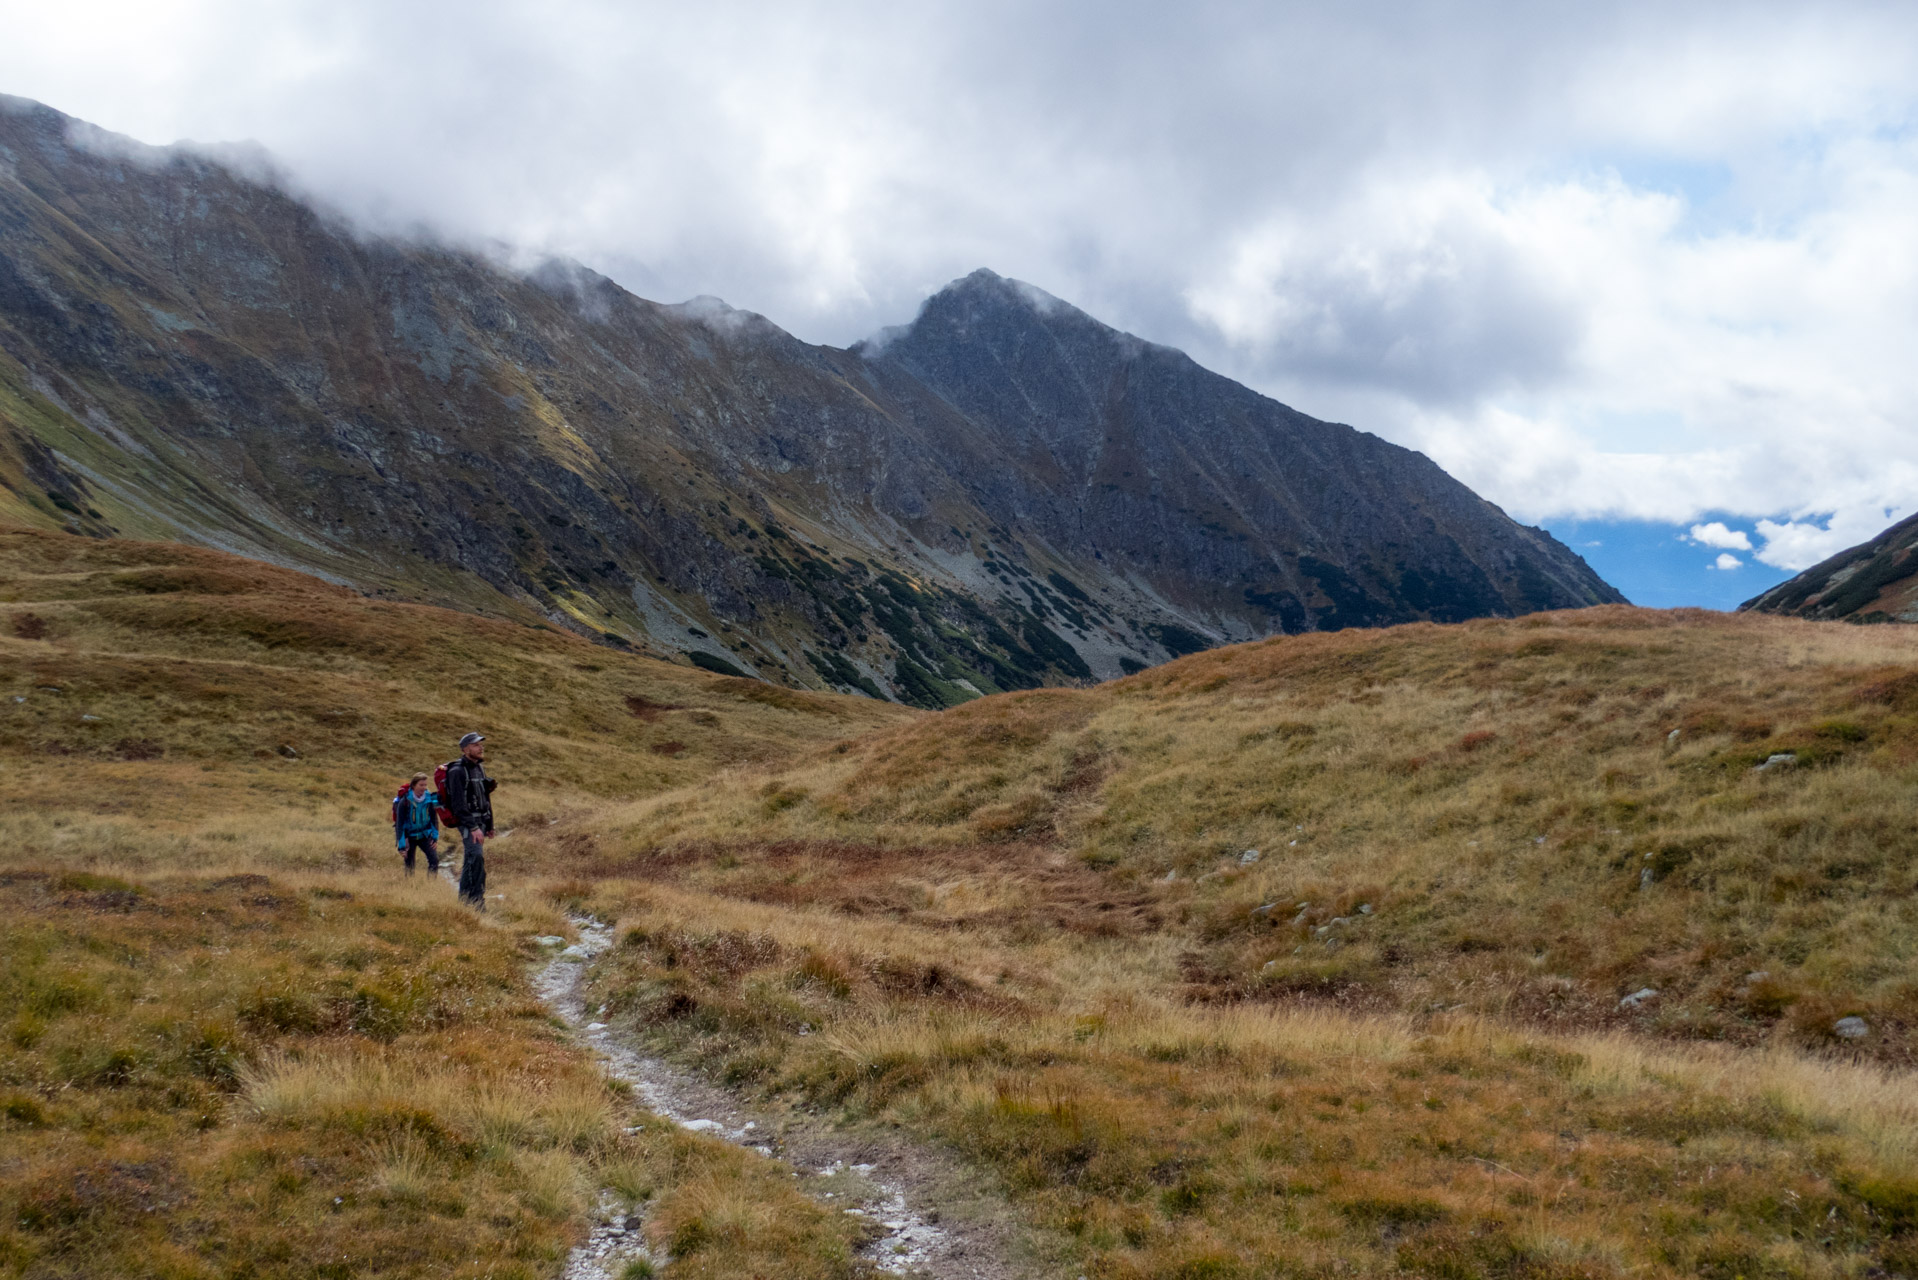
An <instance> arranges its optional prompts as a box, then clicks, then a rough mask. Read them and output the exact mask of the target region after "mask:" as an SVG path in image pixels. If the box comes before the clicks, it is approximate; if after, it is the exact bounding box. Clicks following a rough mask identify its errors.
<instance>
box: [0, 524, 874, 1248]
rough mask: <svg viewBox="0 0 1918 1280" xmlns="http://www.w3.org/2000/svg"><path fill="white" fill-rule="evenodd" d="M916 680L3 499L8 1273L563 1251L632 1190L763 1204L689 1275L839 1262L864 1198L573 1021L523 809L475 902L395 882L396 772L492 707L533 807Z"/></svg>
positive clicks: (429, 760)
mask: <svg viewBox="0 0 1918 1280" xmlns="http://www.w3.org/2000/svg"><path fill="white" fill-rule="evenodd" d="M908 714H911V713H908V712H904V711H900V710H898V709H896V708H890V707H888V706H885V705H882V704H879V703H874V702H871V701H868V700H865V699H857V698H829V697H823V696H814V695H807V694H801V693H795V692H793V691H790V690H784V689H772V688H770V687H768V686H765V685H761V684H759V683H758V682H756V681H743V680H732V679H726V678H723V677H717V676H709V675H706V674H704V673H701V672H697V671H689V670H688V669H686V668H684V667H675V666H672V665H669V664H666V663H661V662H655V661H650V660H646V659H642V658H636V657H631V656H628V655H624V654H621V653H618V652H614V651H610V650H607V649H604V648H599V647H595V646H592V645H589V644H587V643H586V642H584V641H582V640H579V639H578V638H576V637H574V636H572V635H570V634H567V633H561V632H553V631H542V630H534V629H531V628H526V627H520V626H515V625H511V624H507V623H499V622H490V621H487V620H484V619H477V618H473V617H470V616H467V615H464V614H456V613H451V612H447V611H442V610H435V609H427V608H418V607H412V606H402V605H391V604H382V603H377V602H373V601H368V600H364V599H362V598H361V597H360V596H359V595H358V594H356V593H354V592H350V591H345V590H341V589H338V588H334V587H330V586H327V585H325V584H323V583H320V582H317V581H316V580H314V579H311V578H307V577H305V576H303V575H299V574H294V573H288V572H284V571H281V570H278V569H274V568H271V567H269V566H265V565H261V564H258V563H255V562H250V561H244V560H239V559H236V558H234V557H230V556H224V555H220V554H218V553H214V552H207V551H199V550H192V549H187V548H182V547H178V546H165V545H157V544H142V543H127V542H107V541H92V540H88V539H84V538H77V537H70V536H66V535H59V534H43V533H34V532H25V531H8V532H0V1028H4V1032H5V1038H4V1039H3V1040H0V1151H4V1153H5V1154H4V1156H3V1157H0V1276H16V1275H18V1276H28V1275H31V1276H69V1275H70V1276H81V1275H84V1276H89V1277H92V1276H141V1277H149V1276H168V1277H214V1276H222V1277H224V1276H240V1275H251V1276H365V1275H384V1276H402V1275H403V1276H475V1277H477V1276H491V1277H532V1276H538V1275H553V1274H556V1273H557V1270H558V1267H559V1263H560V1260H561V1259H562V1258H563V1257H564V1255H565V1251H566V1248H567V1247H568V1245H570V1244H571V1243H573V1242H574V1241H575V1240H576V1239H577V1238H578V1237H579V1235H580V1234H582V1232H583V1230H584V1224H585V1221H586V1215H587V1212H588V1209H589V1207H590V1206H591V1205H592V1203H593V1201H594V1197H595V1194H596V1189H597V1188H600V1187H608V1186H610V1187H612V1188H614V1189H616V1191H617V1192H618V1193H619V1194H620V1195H623V1196H625V1197H626V1198H627V1199H629V1200H631V1201H640V1200H650V1201H652V1202H653V1206H654V1207H653V1209H652V1211H651V1214H650V1220H651V1221H652V1222H653V1223H655V1224H663V1225H662V1226H661V1229H662V1230H670V1229H671V1224H673V1223H675V1222H679V1223H683V1222H685V1221H688V1220H692V1219H697V1218H698V1217H699V1216H700V1215H701V1214H702V1213H709V1212H711V1211H712V1210H713V1207H714V1206H715V1205H717V1206H721V1207H722V1208H723V1207H724V1206H727V1205H733V1204H741V1203H748V1204H752V1205H754V1206H756V1210H755V1212H756V1213H757V1219H756V1220H758V1221H760V1222H763V1223H768V1224H770V1229H768V1230H765V1231H762V1232H760V1233H758V1234H756V1235H755V1236H754V1237H753V1238H750V1239H747V1238H743V1237H737V1238H736V1237H735V1236H731V1235H720V1236H715V1237H713V1238H712V1239H710V1240H706V1241H704V1242H703V1245H702V1248H701V1251H700V1253H699V1256H698V1257H697V1258H689V1259H685V1260H682V1264H681V1265H680V1270H681V1271H682V1272H684V1273H686V1274H708V1275H736V1274H750V1273H754V1272H758V1273H761V1274H779V1275H794V1276H817V1277H827V1276H842V1275H845V1274H847V1273H848V1271H849V1269H850V1268H851V1266H852V1261H851V1245H852V1242H853V1240H854V1239H855V1237H856V1235H857V1232H856V1230H855V1229H854V1228H853V1227H852V1226H849V1225H848V1224H847V1223H845V1222H843V1221H841V1220H840V1219H839V1218H838V1217H836V1216H834V1215H831V1214H828V1213H826V1212H824V1211H822V1210H820V1209H819V1208H818V1207H817V1206H816V1205H814V1204H813V1203H812V1202H811V1201H809V1200H807V1199H806V1198H805V1197H804V1196H802V1195H800V1194H799V1193H798V1192H797V1191H795V1190H794V1189H792V1188H791V1187H790V1186H788V1185H786V1184H785V1183H784V1182H783V1181H781V1180H780V1179H779V1178H778V1177H777V1176H776V1175H775V1173H774V1171H773V1170H772V1169H770V1168H769V1167H768V1166H766V1165H765V1164H764V1163H763V1162H756V1161H754V1160H753V1159H752V1158H750V1157H747V1156H744V1155H742V1154H741V1153H739V1152H737V1151H735V1150H733V1149H731V1148H729V1147H726V1146H725V1145H724V1144H722V1143H719V1142H716V1141H713V1140H710V1139H706V1138H701V1137H699V1136H697V1135H693V1134H687V1133H682V1132H679V1131H678V1130H676V1129H674V1128H673V1127H672V1126H670V1125H664V1124H649V1123H648V1122H647V1118H646V1117H645V1115H644V1113H642V1112H639V1111H638V1110H637V1109H636V1108H635V1107H633V1106H632V1104H631V1103H630V1101H629V1100H628V1099H627V1098H625V1097H624V1096H623V1095H621V1094H619V1093H617V1092H609V1091H608V1089H607V1087H606V1085H605V1083H604V1081H603V1080H602V1079H601V1077H600V1075H599V1072H598V1070H597V1068H596V1067H595V1066H594V1065H593V1064H592V1062H591V1059H590V1057H589V1056H588V1055H586V1054H585V1053H584V1052H582V1051H581V1050H580V1049H579V1048H578V1047H577V1046H575V1045H573V1044H572V1043H570V1042H569V1041H567V1040H566V1039H565V1038H564V1037H563V1036H561V1035H560V1034H559V1033H557V1032H556V1031H555V1030H554V1028H553V1027H552V1025H551V1023H550V1021H549V1020H548V1018H547V1016H546V1013H545V1011H544V1009H543V1008H542V1007H541V1006H540V1005H539V1004H538V1003H537V1001H536V1000H534V999H533V996H532V992H531V991H530V989H529V988H528V985H527V981H526V971H527V964H528V962H529V961H530V960H531V959H533V958H534V957H535V956H536V955H538V954H539V948H537V947H536V946H534V945H533V944H531V943H530V942H528V941H527V940H526V939H527V938H528V937H529V936H530V935H534V934H553V933H565V932H566V931H567V929H566V925H565V922H564V919H563V917H562V916H561V915H560V914H559V913H558V912H557V911H556V910H555V909H554V908H553V907H552V905H551V904H550V903H549V902H548V901H547V899H546V898H545V897H544V896H543V893H542V892H541V886H542V883H543V882H542V881H541V880H540V879H539V878H538V877H539V873H540V870H541V868H540V867H539V866H538V865H537V864H536V863H534V862H532V861H530V860H529V859H528V858H527V857H526V854H525V853H524V852H521V851H520V844H519V843H516V838H515V837H514V836H511V835H509V836H507V837H506V838H504V839H502V840H501V841H500V842H499V843H498V844H497V845H495V846H494V848H493V851H492V855H491V857H490V859H489V861H490V862H491V865H492V868H493V885H492V887H493V889H494V890H495V891H497V892H499V893H501V894H503V895H504V896H503V897H502V898H500V899H499V900H497V901H496V902H495V904H494V910H493V912H492V913H491V915H490V917H489V918H488V919H487V920H486V921H478V920H476V919H475V917H474V916H473V915H472V914H471V913H470V912H467V911H464V910H460V909H457V908H455V907H454V906H453V904H452V901H451V897H452V895H451V890H450V889H449V888H448V887H447V886H446V885H444V884H442V883H439V882H436V881H433V880H429V879H424V878H422V879H420V880H416V881H405V880H402V879H401V878H400V875H399V863H398V859H397V857H396V855H395V854H394V853H393V850H392V845H391V828H390V827H389V826H387V825H386V803H385V798H386V797H387V796H389V795H391V793H392V790H393V789H394V787H396V786H397V785H398V783H399V781H400V780H401V779H403V778H405V777H406V776H408V775H410V774H411V773H412V772H413V771H414V770H415V769H424V768H430V767H432V765H433V764H434V763H436V762H439V761H444V760H445V759H447V758H448V757H450V756H451V755H452V754H454V747H453V745H452V744H453V742H454V740H455V739H456V737H457V735H458V734H459V733H461V732H464V731H466V730H467V729H470V728H478V729H481V730H483V731H485V732H486V733H487V734H488V735H489V746H490V747H491V748H492V755H491V763H492V767H493V772H494V773H495V774H496V775H498V776H499V777H500V778H501V779H502V780H503V782H502V789H501V791H500V793H499V797H498V799H499V813H500V816H501V826H502V828H509V827H513V826H515V825H517V826H519V827H520V828H521V829H522V830H524V829H526V828H527V826H528V825H529V824H530V825H541V824H544V823H545V822H547V821H549V820H550V819H549V818H547V817H545V816H543V815H544V814H547V813H555V814H557V813H563V812H567V811H569V810H570V809H577V808H578V807H580V806H582V805H584V804H588V803H603V802H605V801H606V800H608V799H614V798H621V797H630V796H633V795H635V794H643V793H645V792H647V791H649V790H656V789H659V788H661V787H666V786H671V785H675V784H683V783H685V782H687V781H689V780H692V779H696V778H699V777H701V776H703V775H705V774H709V773H711V772H712V771H713V770H714V769H715V768H717V767H720V766H723V765H728V764H739V763H742V762H748V761H759V762H767V761H773V760H777V759H779V758H781V757H782V754H783V753H785V752H788V751H790V750H791V749H792V748H793V746H794V745H795V744H804V743H808V742H821V741H830V740H835V739H837V738H838V737H839V736H841V735H844V734H846V733H849V732H858V731H861V730H864V729H868V728H870V727H873V726H875V725H878V724H882V723H886V722H887V721H888V720H889V719H896V718H898V717H899V716H902V715H908ZM455 861H457V859H456V858H455ZM635 1125H638V1126H639V1127H638V1128H637V1129H635V1128H634V1126H635Z"/></svg>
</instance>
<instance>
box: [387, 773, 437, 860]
mask: <svg viewBox="0 0 1918 1280" xmlns="http://www.w3.org/2000/svg"><path fill="white" fill-rule="evenodd" d="M430 781H431V779H430V778H429V777H428V776H427V775H426V774H423V773H416V774H414V775H413V781H412V782H410V783H408V784H407V785H406V786H404V787H402V788H400V793H399V794H398V795H396V796H394V797H393V842H394V843H395V844H396V845H398V846H399V851H400V852H401V853H402V854H404V855H405V856H406V874H407V875H409V876H410V875H412V874H413V855H414V853H415V852H416V851H418V850H422V849H423V850H425V851H426V873H427V874H428V875H435V876H436V875H438V874H439V873H440V820H439V810H438V806H439V802H440V798H439V797H438V796H436V795H434V794H433V791H432V788H431V787H429V786H428V785H427V784H428V783H429V782H430Z"/></svg>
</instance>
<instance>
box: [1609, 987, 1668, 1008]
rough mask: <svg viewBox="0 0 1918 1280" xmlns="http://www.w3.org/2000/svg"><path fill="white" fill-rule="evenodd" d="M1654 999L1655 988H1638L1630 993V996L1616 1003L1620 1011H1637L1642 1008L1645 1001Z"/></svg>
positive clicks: (1656, 989) (1656, 992)
mask: <svg viewBox="0 0 1918 1280" xmlns="http://www.w3.org/2000/svg"><path fill="white" fill-rule="evenodd" d="M1656 999H1658V988H1657V987H1640V988H1639V989H1638V990H1636V991H1634V992H1632V994H1630V995H1628V996H1626V997H1625V998H1624V999H1623V1000H1620V1001H1619V1002H1618V1007H1619V1008H1621V1009H1638V1008H1642V1007H1643V1006H1644V1004H1645V1002H1646V1001H1647V1000H1656Z"/></svg>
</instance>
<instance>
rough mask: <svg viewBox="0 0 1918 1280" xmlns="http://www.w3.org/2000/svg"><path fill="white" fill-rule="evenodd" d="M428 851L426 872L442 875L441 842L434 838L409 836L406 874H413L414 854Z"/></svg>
mask: <svg viewBox="0 0 1918 1280" xmlns="http://www.w3.org/2000/svg"><path fill="white" fill-rule="evenodd" d="M422 849H424V850H425V851H426V870H427V873H428V874H429V875H438V874H439V873H440V842H439V841H438V839H436V838H435V837H433V836H408V837H407V838H406V874H407V875H409V876H410V875H412V874H413V854H414V853H415V852H417V851H419V850H422Z"/></svg>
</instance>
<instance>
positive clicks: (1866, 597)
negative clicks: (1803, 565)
mask: <svg viewBox="0 0 1918 1280" xmlns="http://www.w3.org/2000/svg"><path fill="white" fill-rule="evenodd" d="M1914 552H1918V516H1912V517H1911V518H1910V519H1908V520H1901V521H1899V522H1898V523H1897V524H1895V525H1893V526H1891V528H1889V529H1887V530H1885V531H1884V532H1883V533H1881V534H1879V535H1878V536H1877V537H1875V538H1873V539H1871V540H1870V541H1869V542H1861V543H1859V544H1858V545H1857V546H1855V547H1849V548H1847V549H1846V550H1844V551H1840V552H1839V553H1838V554H1837V555H1835V556H1832V557H1831V558H1830V559H1828V560H1825V561H1822V562H1821V563H1819V564H1815V565H1813V566H1812V567H1811V568H1809V569H1807V570H1805V571H1804V572H1803V573H1801V574H1799V575H1798V576H1797V577H1795V578H1792V579H1790V580H1789V581H1786V582H1781V583H1779V584H1778V585H1777V586H1775V587H1773V588H1772V589H1771V590H1770V591H1767V592H1766V593H1765V594H1763V595H1761V596H1758V597H1756V598H1755V599H1751V600H1747V601H1746V602H1745V603H1744V604H1741V605H1739V606H1738V607H1739V608H1740V609H1741V610H1743V609H1750V610H1754V611H1756V612H1758V613H1788V614H1795V615H1797V616H1799V617H1801V618H1826V619H1839V620H1843V621H1846V622H1918V557H1914V555H1913V553H1914Z"/></svg>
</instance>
